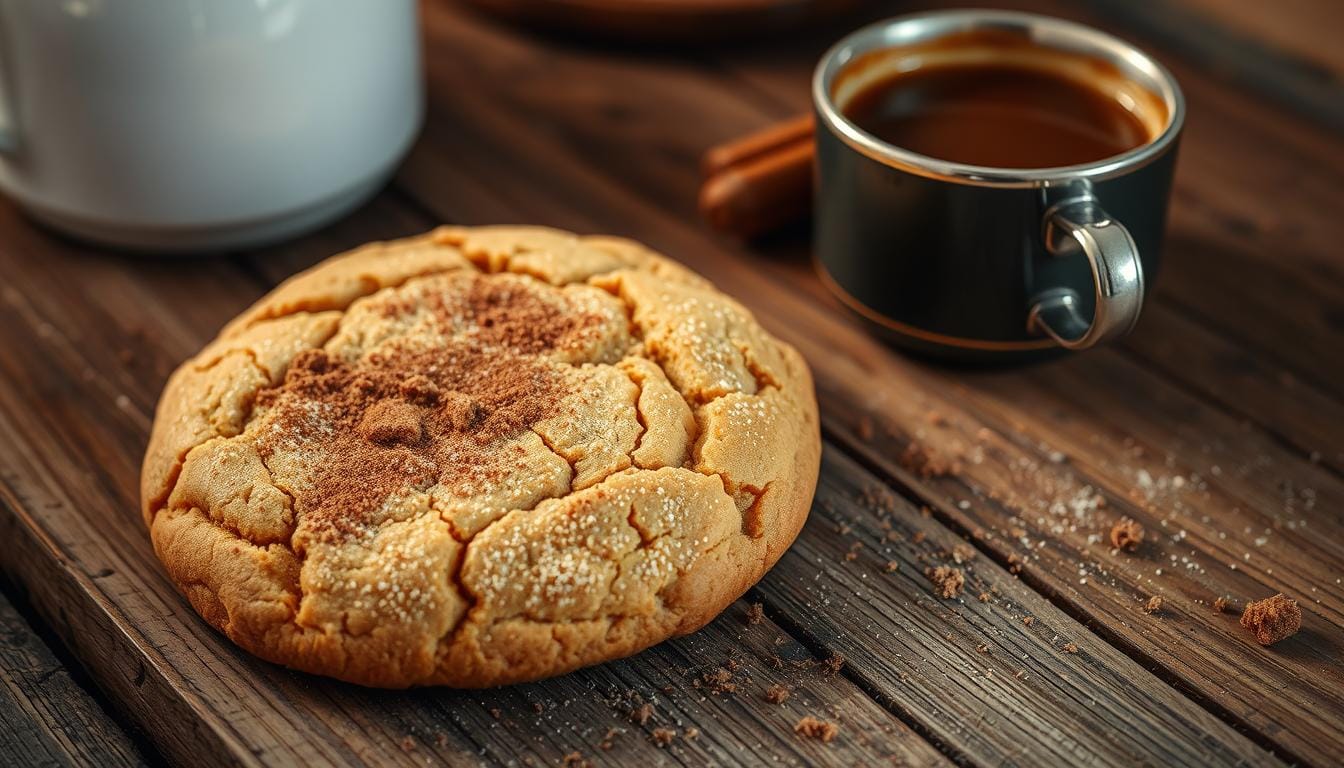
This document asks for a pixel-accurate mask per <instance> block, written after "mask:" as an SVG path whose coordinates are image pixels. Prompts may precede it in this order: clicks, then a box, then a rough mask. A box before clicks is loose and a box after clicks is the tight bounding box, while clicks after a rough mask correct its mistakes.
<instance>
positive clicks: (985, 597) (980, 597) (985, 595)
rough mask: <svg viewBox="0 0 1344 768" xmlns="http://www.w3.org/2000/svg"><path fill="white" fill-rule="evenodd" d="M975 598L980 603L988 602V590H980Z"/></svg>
mask: <svg viewBox="0 0 1344 768" xmlns="http://www.w3.org/2000/svg"><path fill="white" fill-rule="evenodd" d="M975 599H976V600H979V601H980V602H982V603H988V602H989V593H988V592H981V593H980V594H978V595H976V597H975Z"/></svg>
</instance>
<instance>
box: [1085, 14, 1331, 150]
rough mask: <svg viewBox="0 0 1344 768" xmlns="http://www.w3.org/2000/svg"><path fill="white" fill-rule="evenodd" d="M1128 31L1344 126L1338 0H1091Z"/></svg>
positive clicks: (1278, 100) (1306, 112)
mask: <svg viewBox="0 0 1344 768" xmlns="http://www.w3.org/2000/svg"><path fill="white" fill-rule="evenodd" d="M1088 4H1089V5H1090V6H1092V7H1093V9H1094V10H1095V11H1097V12H1098V13H1101V14H1103V15H1104V16H1105V17H1106V18H1108V19H1112V20H1114V22H1115V23H1116V24H1117V25H1122V26H1123V27H1124V28H1125V29H1126V31H1130V32H1132V33H1133V34H1135V35H1139V36H1141V37H1144V38H1146V39H1149V40H1157V41H1161V42H1162V44H1163V45H1166V46H1168V47H1170V48H1173V49H1180V50H1181V51H1182V52H1183V55H1185V56H1186V57H1188V58H1191V59H1192V60H1193V61H1195V62H1196V63H1197V64H1198V65H1199V66H1200V67H1201V68H1203V69H1205V70H1208V71H1211V72H1215V73H1217V74H1219V75H1220V76H1222V77H1224V78H1225V79H1226V80H1228V81H1229V82H1232V83H1236V84H1237V85H1238V86H1239V87H1244V88H1247V89H1249V90H1251V91H1253V92H1254V93H1255V94H1256V95H1258V96H1260V97H1262V98H1265V99H1269V100H1272V101H1273V102H1275V103H1277V104H1280V105H1283V106H1285V107H1287V108H1289V109H1292V110H1295V111H1297V112H1298V113H1300V114H1302V115H1304V116H1307V117H1310V118H1312V119H1315V120H1319V121H1321V122H1322V123H1324V124H1326V125H1327V126H1330V127H1332V128H1333V129H1335V130H1340V129H1344V54H1342V53H1341V50H1340V46H1339V40H1338V32H1339V30H1340V29H1342V28H1344V13H1341V11H1340V5H1339V3H1336V2H1332V0H1324V1H1322V0H1286V1H1285V2H1277V3H1273V4H1272V5H1271V4H1269V3H1257V2H1254V0H1229V1H1226V2H1225V1H1224V0H1156V2H1147V3H1131V2H1125V0H1088Z"/></svg>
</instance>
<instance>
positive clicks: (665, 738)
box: [653, 728, 677, 747]
mask: <svg viewBox="0 0 1344 768" xmlns="http://www.w3.org/2000/svg"><path fill="white" fill-rule="evenodd" d="M675 738H677V732H676V731H675V730H673V729H671V728H654V729H653V743H654V744H657V745H658V746H660V747H666V746H667V745H669V744H671V743H672V740H673V739H675Z"/></svg>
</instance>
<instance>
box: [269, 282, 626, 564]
mask: <svg viewBox="0 0 1344 768" xmlns="http://www.w3.org/2000/svg"><path fill="white" fill-rule="evenodd" d="M417 309H427V310H428V312H429V314H430V317H431V318H432V321H433V322H434V324H435V325H436V326H437V328H438V330H439V331H440V332H441V334H440V335H441V340H439V341H438V342H437V343H435V344H433V345H426V344H423V343H422V344H419V345H415V344H412V343H410V342H409V341H408V340H406V339H394V340H392V341H390V342H387V343H385V344H383V345H382V346H380V347H379V349H378V350H377V351H375V352H372V353H370V354H368V355H366V356H365V357H364V358H362V359H361V360H359V361H357V362H355V363H348V362H346V361H343V360H340V359H338V358H335V357H333V356H332V355H329V354H328V353H327V352H325V351H323V350H321V349H314V350H309V351H307V352H304V353H302V354H300V355H299V356H298V357H297V358H295V360H294V362H293V363H292V365H291V366H290V368H289V370H288V371H287V372H286V374H285V378H284V381H283V382H282V383H281V384H280V386H278V387H273V388H270V389H267V390H263V391H262V392H261V393H260V394H259V395H258V397H257V406H258V407H259V408H264V409H269V411H270V414H269V415H270V417H271V425H270V426H269V428H268V429H267V430H265V431H264V432H263V433H262V435H261V437H260V439H259V440H258V444H257V449H258V451H259V452H260V453H261V455H262V456H263V458H269V457H270V456H271V455H272V454H274V453H275V452H276V451H277V450H279V449H281V448H282V447H292V446H295V445H303V444H309V443H311V444H315V445H318V446H320V448H321V449H322V451H323V455H322V458H321V459H320V460H319V462H318V464H317V466H316V468H315V470H314V472H313V475H312V483H311V484H310V486H309V487H307V488H306V489H302V490H300V491H299V492H298V493H297V495H296V499H295V501H296V506H297V509H298V511H299V512H300V514H301V515H302V516H303V518H304V520H305V522H306V523H307V524H308V526H309V527H310V529H311V530H312V531H313V532H314V533H315V534H316V535H318V536H321V537H335V538H340V537H345V536H350V535H353V534H355V533H357V532H359V531H360V530H361V529H362V528H363V527H364V526H365V525H366V524H367V523H368V522H369V520H370V517H371V515H372V514H373V513H374V512H376V511H377V510H378V509H379V508H380V507H381V505H382V504H383V503H384V502H385V501H386V500H387V499H388V497H389V496H391V495H393V494H395V493H397V492H399V491H403V490H405V489H407V488H412V487H413V488H417V489H421V490H423V489H425V488H428V487H430V486H432V485H434V484H435V483H452V482H453V481H454V480H459V479H464V478H471V479H474V480H479V481H484V482H490V481H491V480H492V479H497V478H494V477H493V476H494V475H496V474H498V472H499V470H498V469H493V468H492V467H494V464H493V463H492V454H491V453H490V452H487V450H486V446H488V445H490V444H492V443H496V442H497V441H499V440H501V439H506V438H509V437H512V436H515V435H518V434H520V433H522V432H523V431H525V430H527V429H529V428H530V427H531V426H532V425H533V424H536V423H537V422H539V421H541V420H543V419H546V418H548V417H550V416H551V415H553V414H554V413H555V411H556V410H557V406H558V404H559V402H560V400H561V398H562V397H563V396H564V395H565V394H566V393H565V392H564V391H563V390H562V371H561V367H560V365H559V364H557V363H555V362H553V361H551V360H549V359H547V354H548V353H551V352H553V351H556V350H560V349H563V348H565V346H566V345H567V343H572V340H574V339H576V338H577V337H579V336H580V335H581V334H582V333H584V332H585V331H586V330H588V329H590V328H591V327H592V326H594V325H596V324H597V323H599V322H600V318H598V317H597V316H595V315H589V314H580V313H567V312H565V311H563V309H562V308H561V307H559V306H556V305H555V304H553V303H552V302H549V301H546V300H545V299H543V298H542V297H541V296H539V295H538V294H537V293H536V291H535V290H534V289H531V288H529V287H527V286H526V285H525V284H522V283H519V282H517V281H497V280H493V279H491V278H490V277H487V276H476V277H473V278H472V279H471V283H470V285H469V286H468V287H467V290H465V291H463V292H462V293H460V294H458V293H451V292H447V291H440V292H433V293H430V294H428V295H426V296H423V297H422V296H412V297H406V296H401V297H396V298H395V299H393V300H391V301H389V302H387V304H386V305H385V306H384V307H382V311H383V313H384V314H385V315H387V316H390V317H391V316H396V315H400V314H406V313H409V312H412V311H415V310H417ZM498 453H499V452H498V448H497V447H496V448H495V450H494V455H493V458H497V456H498Z"/></svg>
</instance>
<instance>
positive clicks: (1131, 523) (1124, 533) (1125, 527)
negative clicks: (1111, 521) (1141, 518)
mask: <svg viewBox="0 0 1344 768" xmlns="http://www.w3.org/2000/svg"><path fill="white" fill-rule="evenodd" d="M1143 536H1144V531H1143V525H1142V524H1140V523H1139V522H1138V521H1137V520H1134V519H1133V518H1129V517H1122V518H1120V519H1119V520H1117V521H1115V525H1113V526H1111V546H1113V547H1115V548H1116V549H1122V550H1124V551H1126V552H1133V551H1134V550H1136V549H1138V548H1139V545H1140V544H1142V543H1143Z"/></svg>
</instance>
